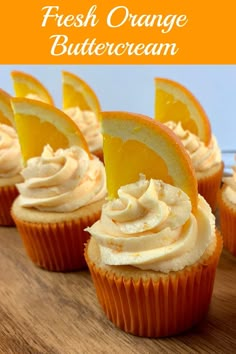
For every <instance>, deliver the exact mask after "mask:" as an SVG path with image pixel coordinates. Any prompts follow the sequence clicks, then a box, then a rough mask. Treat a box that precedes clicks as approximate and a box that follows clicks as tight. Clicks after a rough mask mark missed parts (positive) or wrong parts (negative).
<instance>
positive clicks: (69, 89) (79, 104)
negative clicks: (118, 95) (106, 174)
mask: <svg viewBox="0 0 236 354" xmlns="http://www.w3.org/2000/svg"><path fill="white" fill-rule="evenodd" d="M62 83H63V85H62V98H63V110H64V112H65V113H66V114H67V115H68V116H69V117H71V118H72V119H73V121H74V122H75V123H76V124H77V125H78V127H79V129H80V130H81V132H82V133H83V135H84V137H85V140H86V142H87V144H88V146H89V151H90V152H91V153H92V154H93V155H96V156H97V157H98V158H99V159H100V160H101V161H103V148H102V134H101V126H100V115H101V106H100V102H99V100H98V98H97V95H96V93H95V92H94V90H93V89H92V88H91V87H90V86H89V85H88V84H87V82H85V81H84V80H82V79H81V78H80V77H78V76H77V75H75V74H73V73H70V72H66V71H63V72H62Z"/></svg>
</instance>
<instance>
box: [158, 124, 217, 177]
mask: <svg viewBox="0 0 236 354" xmlns="http://www.w3.org/2000/svg"><path fill="white" fill-rule="evenodd" d="M165 125H166V126H167V127H168V128H170V129H171V130H172V131H173V132H174V133H175V134H176V135H177V136H178V137H179V138H180V140H181V142H182V144H183V145H184V147H185V149H186V151H187V152H188V154H189V156H190V158H191V161H192V163H193V166H194V169H195V171H196V172H202V171H206V170H208V169H211V168H212V167H213V166H215V165H217V164H218V163H220V162H221V160H222V159H221V152H220V149H219V147H218V144H217V141H216V138H215V136H214V135H213V136H212V138H211V141H210V143H209V145H208V146H206V145H205V144H204V142H202V141H201V140H200V139H199V137H198V136H197V135H195V134H193V133H191V132H190V131H188V130H184V129H183V127H182V125H181V122H178V123H175V122H172V121H169V122H166V123H165Z"/></svg>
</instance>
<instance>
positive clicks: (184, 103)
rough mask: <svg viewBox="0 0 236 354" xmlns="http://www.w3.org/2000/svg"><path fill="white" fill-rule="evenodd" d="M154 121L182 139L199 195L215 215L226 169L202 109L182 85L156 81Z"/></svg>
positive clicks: (169, 81) (162, 79) (168, 81)
mask: <svg viewBox="0 0 236 354" xmlns="http://www.w3.org/2000/svg"><path fill="white" fill-rule="evenodd" d="M155 119H156V120H158V121H160V122H161V123H164V124H166V125H167V126H168V127H169V128H170V129H172V131H173V132H174V133H175V134H177V136H178V137H179V138H180V139H181V141H182V143H183V144H184V146H185V148H186V150H187V152H188V154H189V155H190V158H191V160H192V163H193V167H194V168H195V172H196V176H197V180H198V191H199V193H200V194H201V195H202V196H203V197H204V198H205V199H206V200H207V202H208V203H209V204H210V206H211V208H212V210H213V212H214V211H215V210H216V204H217V193H218V190H219V188H220V184H221V178H222V174H223V167H224V166H223V162H222V158H221V152H220V149H219V146H218V144H217V140H216V137H215V136H214V135H213V134H212V131H211V124H210V121H209V119H208V116H207V114H206V112H205V111H204V109H203V107H202V106H201V104H200V103H199V101H198V100H197V99H196V97H195V96H194V95H193V94H192V92H190V91H189V90H188V89H187V88H186V87H184V86H183V85H181V84H180V83H178V82H175V81H173V80H170V79H165V78H156V79H155Z"/></svg>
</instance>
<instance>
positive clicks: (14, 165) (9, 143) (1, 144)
mask: <svg viewBox="0 0 236 354" xmlns="http://www.w3.org/2000/svg"><path fill="white" fill-rule="evenodd" d="M21 169H22V160H21V151H20V144H19V141H18V137H17V134H16V131H15V129H14V128H13V127H10V126H8V125H5V124H0V177H2V178H8V177H13V176H16V175H18V174H19V173H20V171H21Z"/></svg>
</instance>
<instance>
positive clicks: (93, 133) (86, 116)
mask: <svg viewBox="0 0 236 354" xmlns="http://www.w3.org/2000/svg"><path fill="white" fill-rule="evenodd" d="M64 112H65V113H66V114H67V115H68V116H69V117H70V118H71V119H73V121H74V122H75V123H76V124H77V125H78V127H79V129H80V131H81V133H82V134H83V135H84V137H85V140H86V142H87V144H88V147H89V151H90V152H91V153H92V154H93V155H95V156H97V157H98V158H99V159H100V160H101V161H103V151H102V134H101V131H100V123H99V121H98V119H97V117H96V115H95V113H94V112H92V111H81V110H80V108H79V107H71V108H67V109H65V110H64Z"/></svg>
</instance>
